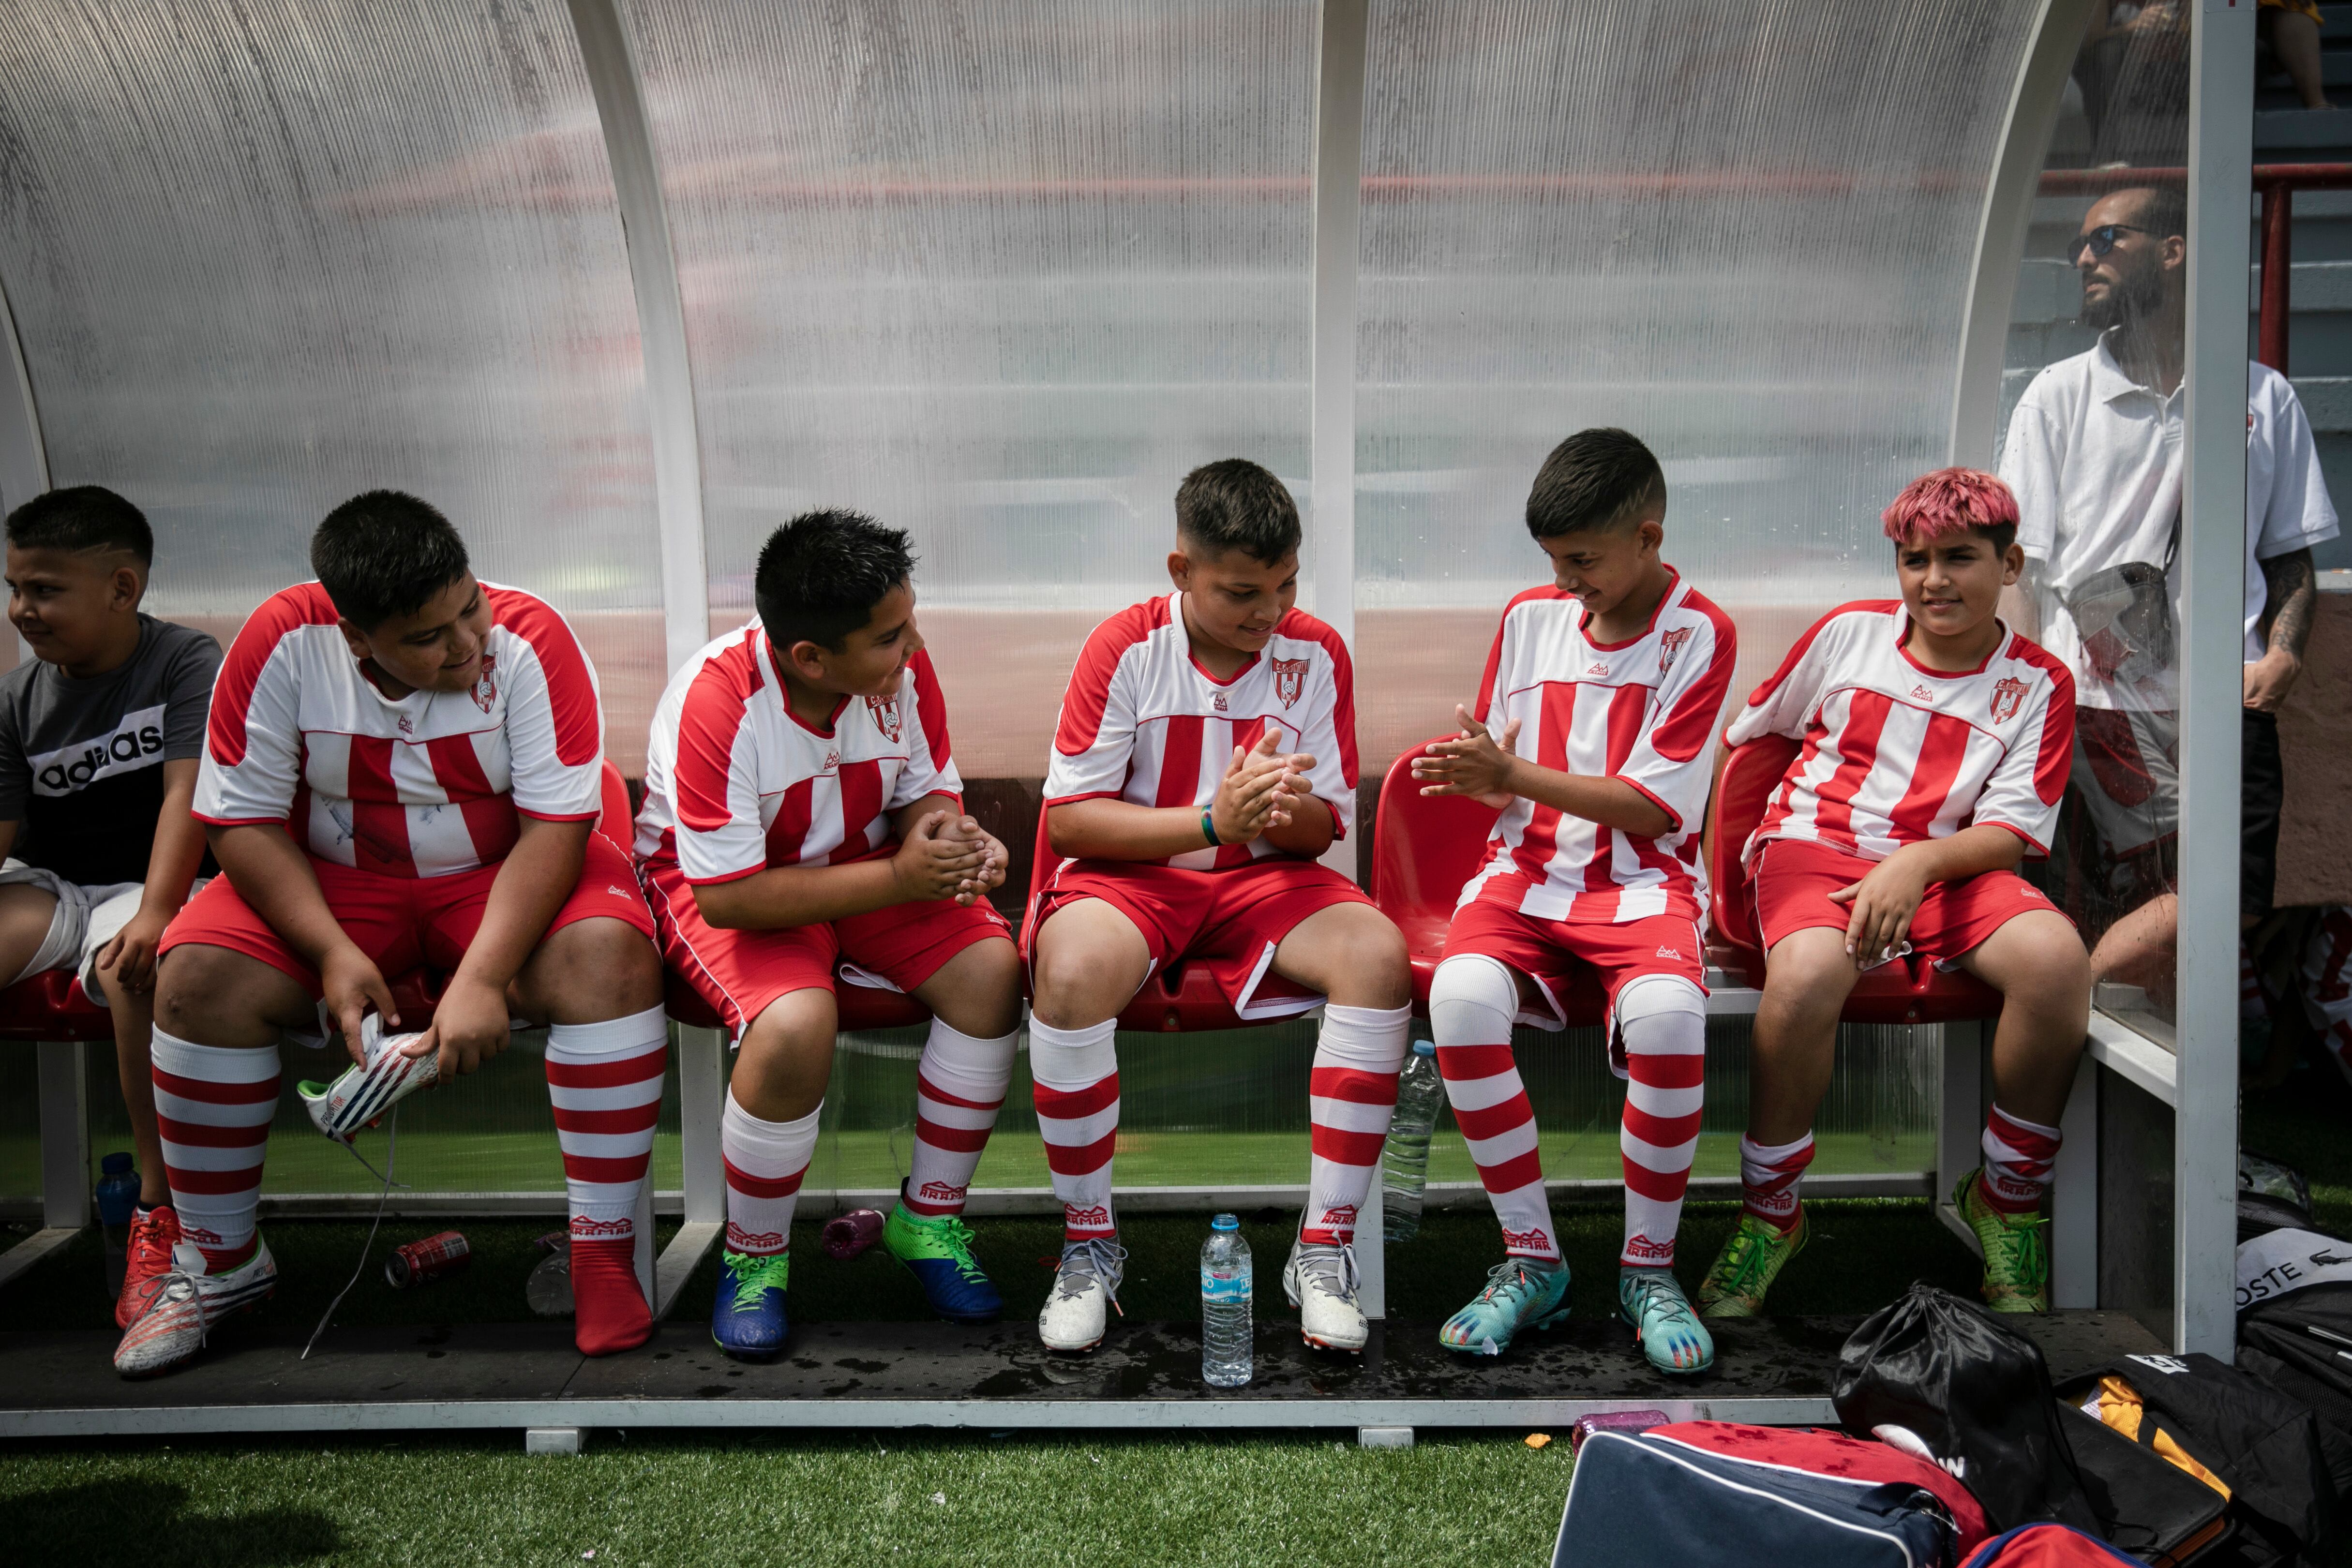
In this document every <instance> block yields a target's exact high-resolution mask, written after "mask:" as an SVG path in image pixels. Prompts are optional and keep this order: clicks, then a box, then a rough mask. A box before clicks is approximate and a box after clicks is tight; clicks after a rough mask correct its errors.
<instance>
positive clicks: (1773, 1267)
mask: <svg viewBox="0 0 2352 1568" xmlns="http://www.w3.org/2000/svg"><path fill="white" fill-rule="evenodd" d="M1808 1234H1810V1232H1809V1231H1808V1229H1807V1228H1806V1225H1805V1210H1804V1206H1803V1205H1801V1204H1800V1205H1799V1206H1798V1207H1797V1223H1796V1224H1795V1225H1794V1226H1792V1227H1790V1228H1789V1229H1787V1230H1783V1229H1781V1228H1780V1227H1779V1226H1777V1225H1775V1224H1773V1223H1772V1222H1771V1221H1770V1220H1769V1219H1759V1218H1757V1217H1756V1216H1755V1215H1752V1214H1748V1213H1747V1212H1745V1211H1742V1213H1741V1214H1740V1216H1739V1223H1738V1226H1736V1227H1735V1228H1733V1230H1732V1232H1731V1236H1730V1239H1728V1240H1727V1241H1725V1242H1724V1244H1723V1250H1722V1251H1720V1252H1718V1253H1717V1254H1716V1255H1715V1261H1714V1262H1713V1263H1711V1264H1709V1265H1708V1266H1707V1270H1706V1279H1704V1280H1701V1281H1699V1282H1698V1310H1699V1312H1700V1314H1701V1315H1702V1316H1705V1317H1710V1318H1752V1317H1754V1316H1755V1315H1756V1314H1757V1313H1758V1312H1762V1311H1763V1310H1764V1294H1765V1292H1766V1291H1769V1290H1770V1289H1771V1288H1772V1281H1775V1280H1777V1279H1779V1278H1780V1270H1782V1269H1783V1268H1785V1267H1787V1265H1788V1262H1789V1260H1790V1259H1791V1258H1794V1257H1795V1256H1796V1255H1797V1254H1798V1253H1800V1252H1802V1251H1803V1250H1804V1249H1805V1239H1806V1237H1807V1235H1808Z"/></svg>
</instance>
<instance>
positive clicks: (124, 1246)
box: [90, 1150, 139, 1296]
mask: <svg viewBox="0 0 2352 1568" xmlns="http://www.w3.org/2000/svg"><path fill="white" fill-rule="evenodd" d="M98 1172H99V1175H98V1187H97V1190H96V1191H95V1192H93V1193H92V1194H91V1195H90V1196H91V1197H94V1198H96V1199H97V1201H98V1228H99V1234H100V1236H102V1237H103V1238H104V1239H105V1241H106V1289H107V1293H108V1294H109V1295H116V1296H119V1295H121V1293H122V1273H123V1270H124V1269H125V1268H126V1267H127V1266H128V1259H129V1256H130V1249H131V1215H132V1213H133V1212H134V1211H135V1210H136V1209H137V1208H138V1207H139V1173H138V1172H137V1171H135V1170H133V1169H131V1156H130V1155H127V1154H124V1153H122V1152H121V1151H120V1150H118V1151H116V1152H115V1153H113V1154H110V1155H107V1156H106V1157H105V1158H104V1159H102V1160H100V1161H99V1162H98Z"/></svg>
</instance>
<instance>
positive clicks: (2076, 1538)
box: [1964, 1524, 2139, 1568]
mask: <svg viewBox="0 0 2352 1568" xmlns="http://www.w3.org/2000/svg"><path fill="white" fill-rule="evenodd" d="M1964 1568H2139V1560H2138V1559H2137V1558H2136V1557H2126V1556H2125V1555H2124V1554H2123V1553H2122V1552H2118V1551H2116V1549H2115V1548H2114V1547H2112V1546H2110V1545H2108V1544H2107V1543H2106V1542H2104V1541H2101V1540H2100V1539H2099V1538H2098V1537H2097V1536H2095V1535H2085V1534H2084V1533H2083V1532H2082V1531H2079V1530H2070V1529H2068V1528H2067V1527H2066V1526H2064V1525H2063V1524H2021V1525H2019V1526H2018V1527H2017V1528H2016V1529H2015V1530H2012V1531H2010V1532H2009V1533H2007V1534H2006V1535H1996V1536H1994V1537H1993V1538H1992V1539H1991V1540H1990V1541H1988V1542H1985V1543H1984V1545H1983V1546H1982V1547H1981V1548H1980V1549H1979V1551H1978V1552H1977V1554H1976V1555H1975V1556H1973V1557H1971V1558H1969V1560H1968V1562H1967V1563H1966V1564H1965V1565H1964Z"/></svg>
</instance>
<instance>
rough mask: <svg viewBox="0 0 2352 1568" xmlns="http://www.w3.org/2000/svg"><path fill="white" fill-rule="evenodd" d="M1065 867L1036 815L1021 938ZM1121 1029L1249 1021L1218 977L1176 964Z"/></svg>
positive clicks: (1140, 994)
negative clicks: (1050, 879)
mask: <svg viewBox="0 0 2352 1568" xmlns="http://www.w3.org/2000/svg"><path fill="white" fill-rule="evenodd" d="M1061 863H1062V857H1061V856H1060V855H1057V854H1055V852H1054V846H1053V844H1052V843H1051V842H1049V841H1047V838H1046V834H1045V812H1044V811H1042V810H1041V811H1039V812H1038V813H1037V849H1036V854H1035V857H1034V859H1033V860H1031V862H1029V864H1030V873H1029V902H1028V904H1026V905H1025V906H1024V916H1023V922H1022V936H1023V937H1024V939H1025V938H1026V937H1027V936H1028V935H1029V930H1028V921H1027V912H1030V911H1034V909H1035V908H1036V905H1037V894H1038V893H1039V891H1040V890H1042V889H1043V888H1044V887H1045V878H1046V877H1047V876H1048V875H1050V874H1051V873H1052V871H1053V869H1054V868H1055V866H1058V865H1060V864H1061ZM1023 983H1024V985H1025V984H1026V983H1027V966H1026V965H1024V966H1023ZM1261 1021H1264V1022H1268V1023H1279V1022H1282V1021H1285V1020H1283V1019H1264V1020H1261ZM1118 1027H1119V1028H1121V1029H1125V1030H1140V1031H1142V1032H1144V1033H1146V1034H1192V1033H1196V1032H1198V1031H1201V1030H1218V1029H1248V1028H1250V1027H1252V1025H1251V1020H1250V1019H1244V1018H1243V1017H1242V1016H1241V1015H1240V1014H1239V1013H1236V1012H1235V1011H1234V1008H1233V1004H1232V1003H1231V1002H1229V1001H1227V1000H1226V999H1225V994H1224V992H1223V991H1221V990H1219V989H1218V988H1217V982H1216V979H1215V977H1213V976H1212V975H1211V974H1210V973H1209V972H1208V970H1206V969H1204V968H1202V967H1198V966H1196V965H1192V964H1186V963H1181V962H1179V963H1174V964H1171V965H1169V966H1167V967H1164V968H1160V969H1155V970H1153V971H1152V973H1151V975H1150V977H1149V978H1148V979H1146V980H1145V981H1144V982H1143V987H1142V988H1141V989H1140V990H1139V991H1137V992H1136V993H1135V996H1134V997H1133V998H1131V999H1130V1000H1129V1002H1128V1004H1127V1006H1126V1007H1125V1008H1124V1009H1120V1012H1119V1015H1118Z"/></svg>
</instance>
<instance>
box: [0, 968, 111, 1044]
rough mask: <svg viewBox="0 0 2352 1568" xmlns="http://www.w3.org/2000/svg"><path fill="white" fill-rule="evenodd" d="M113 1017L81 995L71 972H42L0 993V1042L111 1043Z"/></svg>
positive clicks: (52, 970)
mask: <svg viewBox="0 0 2352 1568" xmlns="http://www.w3.org/2000/svg"><path fill="white" fill-rule="evenodd" d="M113 1038H114V1015H113V1014H112V1013H110V1012H108V1011H107V1010H106V1009H104V1008H102V1007H100V1006H99V1005H98V1004H97V1003H96V1002H93V1001H91V1000H90V999H89V998H88V997H86V996H84V995H82V991H81V983H80V981H79V980H78V979H77V978H76V977H75V976H74V972H73V971H72V970H71V969H45V970H43V971H42V972H41V973H39V974H37V975H27V976H26V977H24V978H23V979H21V980H19V981H17V982H16V984H15V985H13V986H10V987H9V988H7V989H6V990H5V991H0V1040H33V1041H38V1040H112V1039H113Z"/></svg>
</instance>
